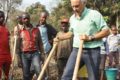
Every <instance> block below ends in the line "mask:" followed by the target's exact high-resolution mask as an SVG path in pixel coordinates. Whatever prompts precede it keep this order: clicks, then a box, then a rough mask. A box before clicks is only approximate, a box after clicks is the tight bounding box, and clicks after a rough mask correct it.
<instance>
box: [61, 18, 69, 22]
mask: <svg viewBox="0 0 120 80" xmlns="http://www.w3.org/2000/svg"><path fill="white" fill-rule="evenodd" d="M62 22H65V23H68V22H69V19H68V18H64V19H62V20H61V23H62Z"/></svg>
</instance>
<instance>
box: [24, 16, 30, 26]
mask: <svg viewBox="0 0 120 80" xmlns="http://www.w3.org/2000/svg"><path fill="white" fill-rule="evenodd" d="M22 23H23V24H25V25H27V24H29V23H30V17H28V16H23V17H22Z"/></svg>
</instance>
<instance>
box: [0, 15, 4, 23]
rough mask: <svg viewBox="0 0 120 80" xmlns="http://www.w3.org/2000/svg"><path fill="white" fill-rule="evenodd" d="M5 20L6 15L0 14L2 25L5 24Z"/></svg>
mask: <svg viewBox="0 0 120 80" xmlns="http://www.w3.org/2000/svg"><path fill="white" fill-rule="evenodd" d="M4 19H5V17H4V14H0V24H3V22H4Z"/></svg>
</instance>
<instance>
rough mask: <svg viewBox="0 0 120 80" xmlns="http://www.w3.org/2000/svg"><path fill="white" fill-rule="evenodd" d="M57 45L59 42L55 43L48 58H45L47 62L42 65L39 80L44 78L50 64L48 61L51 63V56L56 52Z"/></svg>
mask: <svg viewBox="0 0 120 80" xmlns="http://www.w3.org/2000/svg"><path fill="white" fill-rule="evenodd" d="M56 46H57V44H53V48H52V50H51V51H50V54H49V56H48V58H47V59H46V60H45V63H44V65H43V67H42V70H41V72H40V74H39V76H38V79H37V80H42V77H43V74H44V72H45V69H46V68H47V65H48V63H49V61H50V59H51V57H52V55H53V53H54V51H55V49H56Z"/></svg>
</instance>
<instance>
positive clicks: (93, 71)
mask: <svg viewBox="0 0 120 80" xmlns="http://www.w3.org/2000/svg"><path fill="white" fill-rule="evenodd" d="M83 60H84V62H85V64H86V67H87V71H88V79H89V80H99V65H100V48H94V49H86V50H84V51H83Z"/></svg>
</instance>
